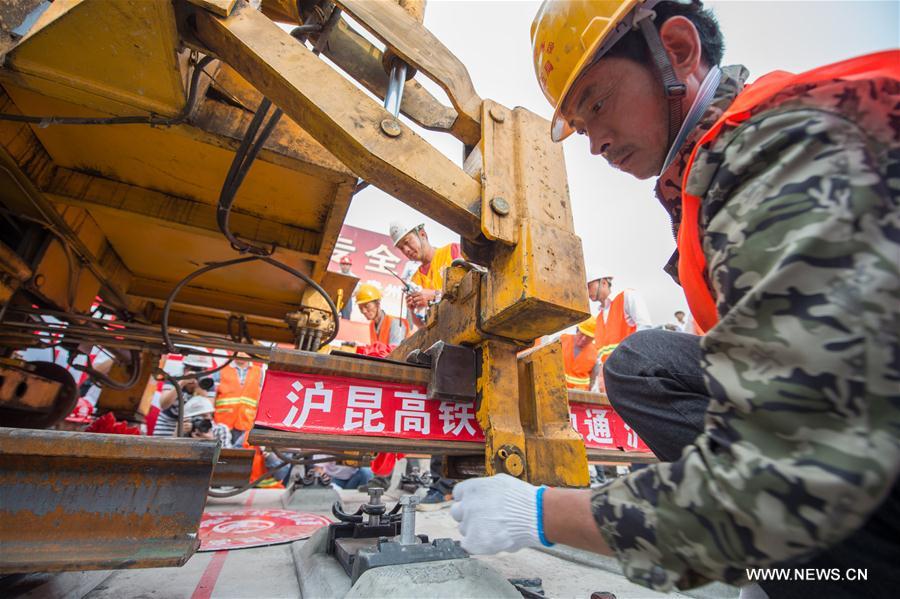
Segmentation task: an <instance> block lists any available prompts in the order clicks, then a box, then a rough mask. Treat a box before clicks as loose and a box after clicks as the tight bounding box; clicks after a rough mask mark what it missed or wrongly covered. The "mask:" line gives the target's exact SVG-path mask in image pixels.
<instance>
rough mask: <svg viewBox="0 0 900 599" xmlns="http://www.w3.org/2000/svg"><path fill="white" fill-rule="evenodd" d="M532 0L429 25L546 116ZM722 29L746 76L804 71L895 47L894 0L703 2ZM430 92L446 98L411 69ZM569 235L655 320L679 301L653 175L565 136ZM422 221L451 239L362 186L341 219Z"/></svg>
mask: <svg viewBox="0 0 900 599" xmlns="http://www.w3.org/2000/svg"><path fill="white" fill-rule="evenodd" d="M539 4H540V3H539V2H525V1H521V0H510V1H503V0H429V2H428V6H427V9H426V12H425V26H426V27H428V29H429V30H431V32H432V33H434V34H435V35H436V36H437V37H438V39H440V40H441V41H442V42H443V44H444V45H445V46H446V47H447V48H448V49H449V50H450V51H451V52H453V53H454V54H455V55H456V56H457V57H459V58H460V60H461V61H462V63H463V64H464V65H465V66H466V68H467V69H468V70H469V74H470V76H471V78H472V82H473V83H474V85H475V90H476V91H477V92H478V94H479V95H480V96H481V97H482V98H489V99H491V100H495V101H497V102H500V103H502V104H504V105H505V106H508V107H515V106H523V107H525V108H528V109H529V110H532V111H533V112H536V113H537V114H540V115H541V116H544V117H545V118H548V119H549V117H550V115H551V114H552V109H551V107H550V105H549V104H548V103H547V101H546V100H545V99H544V97H543V95H542V94H541V92H540V89H539V88H538V85H537V82H536V81H535V77H534V68H533V65H532V60H531V43H530V39H529V32H530V27H531V21H532V19H533V18H534V14H535V13H536V12H537V8H538V6H539ZM705 4H706V6H708V7H710V8H712V9H713V11H714V12H715V14H716V16H717V17H718V19H719V24H720V26H721V28H722V31H723V34H724V37H725V58H724V60H723V62H722V64H723V65H728V64H737V63H739V64H743V65H745V66H746V67H747V68H748V69H749V70H750V81H753V79H755V78H756V77H759V76H760V75H762V74H765V73H767V72H770V71H772V70H778V69H780V70H787V71H794V72H802V71H805V70H808V69H810V68H814V67H817V66H820V65H824V64H828V63H830V62H835V61H837V60H841V59H845V58H851V57H853V56H858V55H861V54H866V53H869V52H873V51H877V50H885V49H889V48H896V47H898V46H900V1H898V0H884V1H862V0H842V1H821V0H819V1H798V0H791V1H781V0H779V1H772V0H768V1H765V0H720V1H708V2H706V3H705ZM417 80H419V81H420V82H421V83H422V84H423V85H425V86H426V87H427V88H428V89H429V90H430V91H431V92H432V93H433V94H434V95H435V96H436V97H438V98H439V99H441V100H442V101H443V102H444V103H445V104H447V105H449V104H450V103H449V101H447V99H446V95H444V94H443V92H442V91H441V90H440V88H438V87H437V86H436V85H434V84H433V83H432V82H430V81H428V80H427V79H424V77H423V75H421V74H419V75H417ZM404 120H405V123H406V124H407V125H410V126H412V127H413V128H414V129H416V131H417V133H419V134H420V135H422V136H423V137H424V138H425V139H427V140H428V141H429V142H430V143H431V144H432V145H434V146H435V147H436V148H438V149H439V150H441V151H442V152H443V153H444V154H445V155H447V156H448V157H449V158H451V159H452V160H454V161H455V162H457V163H459V162H460V159H461V154H462V146H461V144H460V143H459V142H458V141H457V140H456V139H454V138H453V137H452V136H450V135H446V134H440V133H433V132H429V131H424V130H422V129H421V128H418V127H416V126H415V125H414V124H412V123H411V122H410V121H408V120H406V119H405V118H404ZM563 146H564V152H565V159H566V167H567V173H568V179H569V193H570V199H571V202H572V210H573V215H574V219H575V232H576V233H577V234H578V235H579V236H580V237H581V240H582V243H583V248H584V259H585V264H586V267H587V271H588V272H593V271H597V272H601V271H602V272H603V273H604V274H608V275H612V276H614V277H615V286H614V291H616V290H621V289H624V288H626V287H628V288H633V289H636V290H637V291H639V292H640V293H641V295H642V296H643V297H644V299H645V301H646V303H647V305H648V307H649V309H650V315H651V318H652V319H653V322H654V324H664V323H666V322H672V321H673V317H672V314H673V313H674V312H675V310H679V309H682V310H683V309H686V306H687V303H686V301H685V300H684V296H683V293H682V291H681V289H680V288H679V287H678V286H677V285H676V284H675V283H674V282H672V280H671V279H670V278H669V276H668V275H667V274H665V273H664V272H663V271H662V267H663V265H664V264H665V263H666V261H667V260H668V258H669V256H670V255H671V254H672V252H673V251H674V250H675V241H674V239H673V238H672V234H671V229H670V224H669V219H668V215H667V214H666V213H665V212H664V211H663V210H662V208H661V207H660V206H659V203H658V202H657V200H656V199H655V197H654V195H653V180H652V179H651V180H647V181H638V180H637V179H634V178H632V177H631V176H630V175H627V174H624V173H620V172H618V171H615V170H614V169H613V168H612V167H609V166H608V165H607V164H606V162H605V161H604V160H603V159H602V158H600V157H597V156H591V154H590V152H589V151H588V144H587V140H586V139H585V138H583V137H580V136H574V135H573V136H572V137H571V138H569V139H568V140H566V141H565V142H563ZM393 220H400V221H405V222H411V221H418V222H424V223H426V229H427V231H428V233H429V236H430V238H431V240H432V241H433V242H434V243H435V244H436V245H443V244H446V243H449V242H451V241H457V240H458V236H457V235H455V234H454V233H453V232H451V231H449V230H448V229H446V228H444V227H442V226H440V225H439V224H437V223H435V222H434V221H431V220H430V219H427V218H424V217H422V216H421V215H419V214H418V213H417V212H416V211H415V210H413V209H411V208H409V207H407V206H406V205H404V204H402V203H401V202H399V201H398V200H396V199H394V198H392V197H391V196H389V195H387V194H385V193H384V192H382V191H381V190H379V189H376V188H373V187H369V188H368V189H366V190H364V191H362V192H360V193H359V194H357V196H356V197H355V198H354V199H353V202H352V203H351V206H350V211H349V214H348V216H347V220H346V223H347V224H350V225H354V226H358V227H364V228H367V229H372V230H380V231H382V232H387V229H388V226H389V224H390V222H391V221H393Z"/></svg>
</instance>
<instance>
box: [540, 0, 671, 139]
mask: <svg viewBox="0 0 900 599" xmlns="http://www.w3.org/2000/svg"><path fill="white" fill-rule="evenodd" d="M657 3H658V0H565V1H563V0H544V3H543V4H541V7H540V8H539V9H538V12H537V15H535V17H534V22H532V23H531V49H532V52H533V56H534V73H535V75H536V76H537V78H538V83H539V84H540V86H541V91H543V92H544V96H545V97H546V98H547V100H548V101H549V102H550V104H551V105H552V106H553V108H554V112H553V120H552V124H551V128H550V137H551V138H552V139H553V141H562V140H563V139H565V138H566V137H568V136H569V135H571V134H572V132H573V129H572V127H571V126H570V125H569V124H568V123H567V122H566V121H565V119H563V118H561V116H560V114H559V108H560V106H562V103H563V100H565V98H566V94H568V93H569V90H570V89H571V87H572V84H574V83H575V80H576V79H577V78H578V76H579V75H581V73H582V71H584V70H585V68H587V67H588V66H590V65H591V64H592V63H593V61H594V60H595V59H597V58H599V57H600V56H602V55H603V54H604V53H605V52H606V51H607V50H609V48H611V47H612V45H613V44H615V43H616V42H617V41H619V39H621V38H622V36H623V35H625V34H626V33H628V31H629V30H631V27H632V25H633V16H634V12H635V9H636V8H641V7H643V8H647V9H649V8H651V7H652V6H653V5H655V4H657Z"/></svg>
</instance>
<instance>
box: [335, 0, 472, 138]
mask: <svg viewBox="0 0 900 599" xmlns="http://www.w3.org/2000/svg"><path fill="white" fill-rule="evenodd" d="M337 4H338V5H339V6H340V7H341V8H343V9H344V10H345V11H346V12H347V13H349V14H350V15H352V16H353V18H354V19H356V20H357V21H359V23H360V24H361V25H362V26H363V27H365V28H366V29H367V30H369V32H370V33H371V34H372V35H374V36H375V37H377V38H378V39H380V40H381V41H383V42H384V43H385V44H386V45H387V46H388V47H389V48H390V50H391V52H392V53H394V54H396V55H397V56H398V57H400V58H401V59H402V60H403V61H404V62H406V63H407V64H408V65H410V66H412V67H414V68H415V69H417V70H419V71H421V72H423V73H424V74H426V75H428V77H429V78H430V79H431V80H432V81H434V82H435V83H437V84H438V85H439V86H441V88H442V89H443V90H444V91H445V92H447V96H448V97H449V98H450V102H451V103H452V104H453V107H454V108H455V109H456V112H457V113H458V114H459V117H458V120H459V123H458V124H457V125H456V127H457V128H458V129H459V130H461V131H464V133H462V135H463V136H464V137H467V138H468V137H470V136H471V135H475V134H476V133H477V132H479V131H480V129H481V127H480V122H481V98H480V97H479V96H478V94H477V93H476V92H475V86H474V85H472V79H471V78H470V77H469V72H468V71H467V70H466V68H465V66H463V64H462V62H460V60H459V59H458V58H457V57H456V56H454V55H453V54H452V53H451V52H450V51H449V50H448V49H447V48H446V46H444V44H442V43H441V41H440V40H439V39H438V38H437V37H435V36H434V34H432V33H431V32H430V31H428V30H427V29H426V28H425V27H424V26H423V25H422V23H421V22H420V21H418V20H416V18H415V17H414V16H413V15H411V14H409V13H408V12H407V11H406V10H404V8H403V7H401V6H400V5H398V4H395V3H393V2H370V1H367V0H337Z"/></svg>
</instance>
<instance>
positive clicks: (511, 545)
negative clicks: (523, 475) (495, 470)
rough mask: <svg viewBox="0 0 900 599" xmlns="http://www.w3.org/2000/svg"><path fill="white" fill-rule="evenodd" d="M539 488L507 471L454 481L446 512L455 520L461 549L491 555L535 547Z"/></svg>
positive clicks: (538, 515)
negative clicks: (449, 505) (450, 499)
mask: <svg viewBox="0 0 900 599" xmlns="http://www.w3.org/2000/svg"><path fill="white" fill-rule="evenodd" d="M540 489H542V488H541V487H535V486H534V485H530V484H528V483H526V482H524V481H521V480H519V479H518V478H513V477H512V476H509V475H508V474H498V475H496V476H490V477H487V478H473V479H469V480H466V481H463V482H461V483H457V485H456V486H455V487H453V500H454V501H453V506H452V507H451V508H450V515H451V516H453V519H454V520H456V521H457V522H459V532H460V533H462V535H463V540H462V543H461V545H462V548H463V549H465V550H466V551H468V552H469V553H472V554H491V553H497V552H499V551H518V550H519V549H522V548H523V547H539V546H540V545H541V544H542V542H541V538H540V533H539V532H538V525H539V524H538V518H543V513H538V512H539V509H538V490H540ZM541 493H543V490H541ZM542 511H543V510H541V512H542ZM540 526H541V527H543V523H541V524H540ZM544 544H546V545H547V546H549V545H551V543H544Z"/></svg>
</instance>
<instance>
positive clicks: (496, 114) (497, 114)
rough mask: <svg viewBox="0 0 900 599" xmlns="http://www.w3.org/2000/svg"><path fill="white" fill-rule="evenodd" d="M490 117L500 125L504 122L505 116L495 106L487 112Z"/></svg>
mask: <svg viewBox="0 0 900 599" xmlns="http://www.w3.org/2000/svg"><path fill="white" fill-rule="evenodd" d="M488 113H489V114H490V115H491V118H492V119H494V122H496V123H502V122H503V121H505V120H506V116H505V115H504V114H503V113H502V112H501V111H500V109H499V108H497V107H496V106H491V109H490V110H489V111H488Z"/></svg>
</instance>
